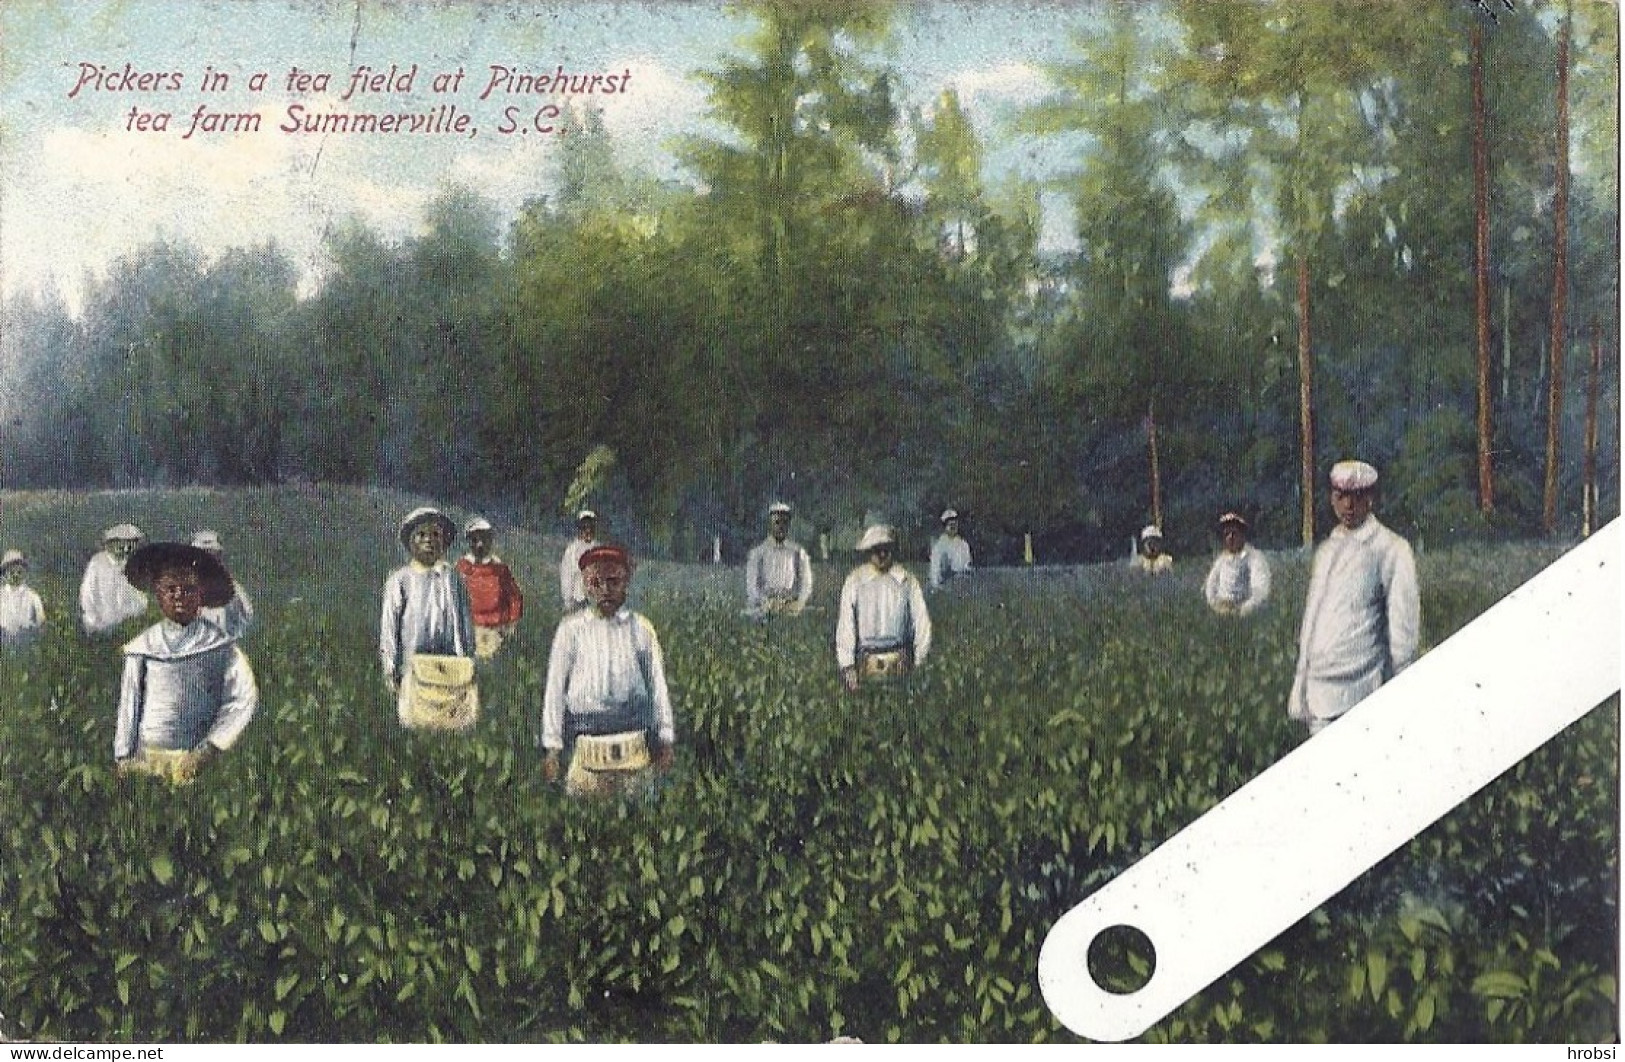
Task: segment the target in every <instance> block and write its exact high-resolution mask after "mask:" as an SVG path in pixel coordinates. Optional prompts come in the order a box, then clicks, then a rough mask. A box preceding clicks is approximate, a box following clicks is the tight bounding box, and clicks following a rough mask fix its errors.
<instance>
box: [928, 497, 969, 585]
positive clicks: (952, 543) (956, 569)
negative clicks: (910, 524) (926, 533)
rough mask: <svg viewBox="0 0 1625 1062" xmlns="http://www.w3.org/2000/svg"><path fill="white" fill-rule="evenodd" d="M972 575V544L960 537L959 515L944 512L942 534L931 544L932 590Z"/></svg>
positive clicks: (946, 510)
mask: <svg viewBox="0 0 1625 1062" xmlns="http://www.w3.org/2000/svg"><path fill="white" fill-rule="evenodd" d="M969 574H970V543H969V542H966V541H965V540H964V539H963V538H961V537H960V536H959V513H958V512H956V511H954V510H953V509H944V510H943V512H942V534H940V535H938V536H937V540H936V541H935V542H933V543H932V544H931V589H933V590H940V589H942V587H943V585H944V584H946V583H947V582H948V580H950V579H957V578H959V577H960V576H965V575H969Z"/></svg>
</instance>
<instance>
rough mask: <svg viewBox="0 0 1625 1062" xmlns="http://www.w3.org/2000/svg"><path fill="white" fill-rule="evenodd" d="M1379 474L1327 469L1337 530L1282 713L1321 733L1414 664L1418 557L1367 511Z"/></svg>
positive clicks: (1348, 464)
mask: <svg viewBox="0 0 1625 1062" xmlns="http://www.w3.org/2000/svg"><path fill="white" fill-rule="evenodd" d="M1376 486H1377V470H1376V469H1375V468H1373V467H1371V466H1370V465H1368V464H1366V463H1365V462H1364V461H1340V462H1338V463H1337V464H1335V465H1333V466H1332V472H1331V487H1332V511H1333V512H1335V513H1336V514H1337V526H1336V527H1334V528H1332V531H1331V534H1330V535H1328V536H1327V537H1326V541H1324V542H1322V543H1321V544H1320V546H1319V547H1318V548H1316V550H1315V559H1314V566H1313V568H1312V569H1311V571H1310V576H1309V594H1308V599H1307V601H1306V603H1305V605H1304V610H1303V627H1302V629H1301V630H1300V631H1299V634H1298V668H1297V674H1296V675H1295V676H1294V677H1293V681H1292V693H1291V696H1290V698H1289V700H1288V701H1287V715H1288V716H1290V717H1291V718H1293V719H1296V720H1298V721H1299V722H1302V723H1304V724H1305V725H1306V726H1308V728H1309V733H1310V734H1316V733H1319V732H1320V731H1321V730H1323V729H1325V727H1326V725H1327V724H1329V723H1330V722H1331V721H1332V720H1334V719H1336V718H1338V717H1339V716H1341V715H1342V714H1343V713H1344V712H1347V711H1348V710H1349V709H1350V708H1352V707H1354V706H1355V705H1356V704H1358V703H1359V702H1360V701H1361V700H1364V699H1365V698H1366V697H1369V696H1370V695H1371V694H1372V693H1375V692H1376V690H1377V688H1378V687H1380V686H1381V685H1382V684H1383V683H1384V682H1386V681H1387V680H1389V679H1390V678H1393V677H1394V675H1396V674H1397V673H1398V672H1399V671H1400V670H1402V669H1403V668H1404V667H1405V666H1406V665H1408V664H1409V663H1410V662H1411V661H1412V660H1414V659H1415V658H1416V649H1417V642H1418V639H1419V637H1420V632H1421V626H1422V605H1421V595H1420V593H1419V590H1418V587H1417V582H1416V558H1415V557H1414V556H1413V555H1412V553H1411V547H1410V543H1408V542H1406V541H1405V540H1404V539H1403V538H1401V537H1400V536H1399V535H1397V534H1395V533H1394V532H1392V531H1390V530H1389V529H1388V528H1387V527H1384V526H1383V525H1382V523H1381V522H1380V521H1378V520H1377V518H1376V517H1375V516H1373V515H1372V512H1371V510H1372V508H1373V506H1374V505H1375V502H1376Z"/></svg>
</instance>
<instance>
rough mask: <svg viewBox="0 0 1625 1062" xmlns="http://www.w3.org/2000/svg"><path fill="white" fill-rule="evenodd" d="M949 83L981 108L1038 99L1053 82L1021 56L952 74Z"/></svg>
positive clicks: (963, 98) (962, 97)
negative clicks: (990, 65)
mask: <svg viewBox="0 0 1625 1062" xmlns="http://www.w3.org/2000/svg"><path fill="white" fill-rule="evenodd" d="M947 86H952V87H953V88H954V89H955V90H956V91H957V92H958V93H959V102H960V103H961V104H963V105H964V106H966V107H971V108H981V107H991V106H996V105H999V104H1004V103H1018V102H1023V101H1026V100H1031V99H1036V98H1037V97H1039V96H1042V95H1044V94H1045V93H1046V92H1048V91H1049V89H1050V82H1049V77H1048V76H1047V75H1046V74H1045V73H1044V71H1043V70H1041V69H1039V68H1038V67H1036V66H1033V65H1032V64H1030V63H1023V62H1020V61H1019V60H1017V61H1011V62H1008V63H1001V64H999V65H998V66H993V67H980V66H977V67H972V68H970V69H969V70H964V71H961V72H959V73H956V74H951V75H949V76H948V77H947V78H945V79H944V87H947Z"/></svg>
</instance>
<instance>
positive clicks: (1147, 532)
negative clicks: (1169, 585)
mask: <svg viewBox="0 0 1625 1062" xmlns="http://www.w3.org/2000/svg"><path fill="white" fill-rule="evenodd" d="M1132 563H1133V565H1134V570H1135V571H1137V572H1144V573H1145V574H1147V575H1162V574H1164V573H1165V572H1171V571H1173V570H1174V558H1173V557H1172V556H1171V555H1169V554H1168V553H1166V552H1164V549H1163V542H1162V528H1160V527H1158V526H1157V525H1156V524H1149V525H1147V526H1146V527H1145V528H1144V529H1143V530H1141V531H1140V551H1139V552H1138V553H1136V554H1135V555H1134V560H1133V562H1132Z"/></svg>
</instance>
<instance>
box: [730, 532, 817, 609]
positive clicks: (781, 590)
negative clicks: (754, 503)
mask: <svg viewBox="0 0 1625 1062" xmlns="http://www.w3.org/2000/svg"><path fill="white" fill-rule="evenodd" d="M812 580H813V574H812V558H811V557H809V556H808V555H807V551H806V550H805V549H802V548H801V546H800V545H799V544H798V543H796V542H793V541H791V540H790V539H785V540H784V541H783V542H776V541H774V540H773V538H772V536H769V537H768V538H767V540H766V541H764V542H762V543H760V544H759V545H757V546H756V547H755V548H754V549H752V550H751V551H750V554H749V556H747V557H746V558H745V600H746V602H747V603H748V604H749V605H750V607H751V608H753V609H758V608H760V607H761V606H762V605H763V604H764V603H765V602H766V601H768V600H770V599H774V598H777V599H781V600H793V601H795V602H797V603H798V604H801V605H806V603H807V601H808V600H809V599H810V598H811V597H812Z"/></svg>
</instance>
